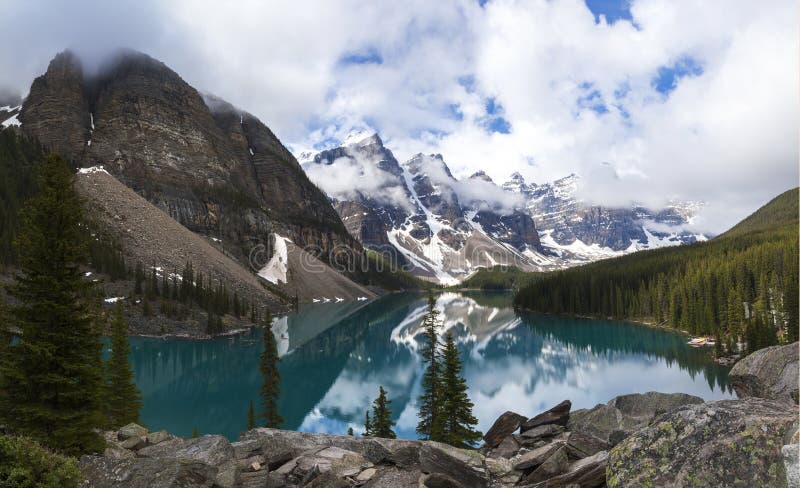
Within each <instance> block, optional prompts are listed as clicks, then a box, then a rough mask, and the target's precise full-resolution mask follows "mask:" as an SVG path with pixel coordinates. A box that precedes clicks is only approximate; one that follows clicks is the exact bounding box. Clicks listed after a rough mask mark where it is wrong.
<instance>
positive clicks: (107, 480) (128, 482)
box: [79, 456, 217, 488]
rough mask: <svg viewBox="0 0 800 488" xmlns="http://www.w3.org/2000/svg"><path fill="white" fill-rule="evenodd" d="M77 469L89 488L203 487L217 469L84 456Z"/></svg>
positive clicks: (175, 462)
mask: <svg viewBox="0 0 800 488" xmlns="http://www.w3.org/2000/svg"><path fill="white" fill-rule="evenodd" d="M79 466H80V468H81V471H82V472H83V474H84V476H86V479H87V480H88V486H89V487H91V488H202V487H209V488H210V487H211V486H213V485H214V480H215V478H216V476H217V469H216V468H214V467H212V466H209V465H207V464H203V463H201V462H197V461H190V460H185V459H149V458H133V459H109V458H104V457H98V456H83V457H82V458H81V459H80V462H79Z"/></svg>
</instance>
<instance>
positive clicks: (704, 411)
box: [80, 344, 800, 488]
mask: <svg viewBox="0 0 800 488" xmlns="http://www.w3.org/2000/svg"><path fill="white" fill-rule="evenodd" d="M793 347H795V348H796V347H797V344H795V345H794V346H793ZM767 351H768V353H767V354H766V355H764V356H761V357H756V358H755V359H758V361H753V363H752V364H754V365H755V366H752V367H751V366H748V365H747V364H745V366H747V367H748V368H749V369H752V370H753V371H754V372H753V373H752V374H750V373H748V374H747V384H748V386H747V388H745V389H741V390H740V391H739V395H740V397H742V398H741V399H739V400H721V401H714V402H703V400H702V399H700V398H698V397H695V396H691V395H686V394H683V393H656V392H649V393H642V394H638V393H637V394H632V395H623V396H618V397H616V398H613V399H611V400H610V401H609V402H608V403H605V404H599V405H596V406H595V407H593V408H591V409H582V410H576V411H571V407H572V404H571V403H570V401H569V400H565V401H563V402H561V403H560V404H558V405H556V406H555V407H553V408H551V409H550V410H548V411H546V412H542V413H540V414H539V415H536V416H534V417H532V418H528V417H526V416H524V415H521V414H519V413H515V412H506V413H504V414H503V415H501V416H500V417H499V418H498V419H497V420H496V421H495V422H494V424H493V425H492V426H491V428H490V429H488V430H487V431H486V434H485V435H484V445H483V446H482V447H481V448H480V449H478V450H464V449H456V448H453V447H450V446H447V445H444V444H440V443H437V442H428V441H405V440H389V439H377V438H355V437H351V436H338V435H328V434H311V433H303V432H294V431H284V430H276V429H262V428H259V429H254V430H250V431H248V432H245V433H244V434H242V435H241V436H240V437H239V439H238V440H237V441H236V442H229V441H228V440H227V439H225V438H224V437H222V436H218V435H206V436H203V437H200V438H198V439H183V438H180V437H176V436H173V435H170V434H168V433H166V432H163V431H162V432H148V431H147V430H146V429H144V428H143V427H140V426H138V425H135V424H130V425H127V426H125V427H123V428H122V429H120V430H119V431H116V432H107V433H106V439H107V440H108V448H107V449H106V451H105V452H104V453H103V454H102V455H98V456H84V457H83V458H81V460H80V465H81V468H82V469H83V471H84V474H85V475H86V477H87V480H88V482H87V485H86V486H89V487H98V488H106V487H117V486H118V487H127V488H139V487H142V488H144V487H220V488H230V487H247V488H250V487H252V488H255V487H276V488H277V487H310V488H313V487H320V488H321V487H325V488H339V487H341V488H345V487H353V486H364V487H376V488H377V487H385V488H404V487H408V488H411V487H414V488H418V487H428V488H456V487H466V488H483V487H492V488H500V487H512V486H523V487H528V488H545V487H573V488H574V487H601V486H608V487H611V488H613V487H637V486H659V487H662V486H663V487H683V486H731V487H739V486H741V487H751V486H753V487H755V486H769V487H785V486H789V487H800V469H798V422H797V419H798V410H797V404H796V403H795V401H793V399H795V398H796V395H792V394H791V392H792V391H795V392H796V391H797V377H796V375H795V377H794V379H793V380H792V379H791V378H790V375H787V374H786V363H787V360H786V358H787V356H788V355H790V351H788V350H780V349H774V350H767ZM794 357H795V358H796V355H795V356H794ZM795 369H796V366H795ZM795 372H796V371H795ZM775 385H778V388H775ZM753 393H757V394H761V395H765V396H767V398H759V397H757V396H755V395H753Z"/></svg>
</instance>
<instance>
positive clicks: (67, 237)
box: [0, 154, 141, 454]
mask: <svg viewBox="0 0 800 488" xmlns="http://www.w3.org/2000/svg"><path fill="white" fill-rule="evenodd" d="M73 181H74V172H73V170H72V169H71V168H70V167H69V165H68V164H67V163H66V162H65V161H64V160H63V159H62V158H61V157H60V156H58V155H56V154H51V155H50V156H49V157H48V158H47V160H46V161H45V162H44V163H43V165H42V167H41V172H40V178H39V182H38V183H39V185H38V186H39V192H38V193H37V194H36V196H34V197H32V198H31V199H30V200H29V201H28V203H26V205H25V206H24V212H22V215H23V218H22V221H21V225H20V228H19V233H18V235H17V239H16V252H17V261H16V262H17V266H18V272H17V273H16V274H15V275H14V282H13V283H12V284H11V285H9V286H8V287H7V291H8V293H9V295H11V296H12V297H13V298H14V302H13V303H12V304H7V305H6V306H5V307H4V308H3V317H2V318H3V320H2V334H3V340H2V344H0V346H1V347H0V422H2V423H3V425H5V426H6V428H7V429H9V430H10V431H12V432H14V433H16V434H19V435H24V436H28V437H31V438H33V439H35V440H37V441H40V442H42V443H43V444H45V445H47V446H48V447H50V448H53V449H56V450H59V451H61V452H64V453H67V454H80V453H84V452H97V451H100V450H102V448H103V447H104V440H103V439H102V437H101V436H100V434H99V433H98V429H102V428H116V427H119V426H121V425H124V424H126V423H129V422H132V421H136V420H138V417H139V409H140V407H141V397H140V394H139V391H138V390H137V388H136V385H135V382H134V379H133V371H132V370H131V367H130V364H129V362H128V355H129V353H130V346H129V344H128V338H127V324H126V323H125V321H124V319H123V317H122V311H121V307H120V306H119V305H118V307H117V310H116V313H115V315H114V318H113V320H112V324H111V330H112V334H111V357H110V359H109V360H108V361H106V362H103V360H102V354H101V353H102V341H101V336H102V332H103V320H102V317H101V314H100V313H99V309H98V308H97V305H96V300H95V299H94V296H95V293H94V290H93V287H94V285H93V283H92V282H91V281H89V280H86V279H84V277H83V273H82V272H81V266H84V265H85V264H86V262H87V261H88V257H89V256H88V248H89V244H88V242H87V235H86V232H85V229H86V224H85V219H84V212H83V209H82V205H81V200H80V198H79V197H78V195H77V193H76V192H75V189H74V187H73Z"/></svg>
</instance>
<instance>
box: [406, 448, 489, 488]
mask: <svg viewBox="0 0 800 488" xmlns="http://www.w3.org/2000/svg"><path fill="white" fill-rule="evenodd" d="M419 465H420V469H421V470H422V472H423V473H428V474H434V473H440V474H445V475H447V476H449V477H450V478H452V479H454V480H455V481H456V482H458V483H459V485H458V486H462V487H465V488H473V487H476V488H480V487H484V486H486V484H487V477H486V470H485V469H484V457H483V456H482V455H481V454H480V453H478V452H477V451H471V450H467V449H457V448H455V447H452V446H448V445H447V444H442V443H439V442H432V441H426V442H423V443H422V446H421V447H420V450H419Z"/></svg>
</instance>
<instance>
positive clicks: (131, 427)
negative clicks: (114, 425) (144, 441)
mask: <svg viewBox="0 0 800 488" xmlns="http://www.w3.org/2000/svg"><path fill="white" fill-rule="evenodd" d="M146 435H147V429H145V428H144V427H142V426H141V425H139V424H134V423H130V424H128V425H126V426H125V427H122V428H121V429H119V431H117V438H118V439H119V440H121V441H124V440H127V439H130V438H131V437H145V436H146Z"/></svg>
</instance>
